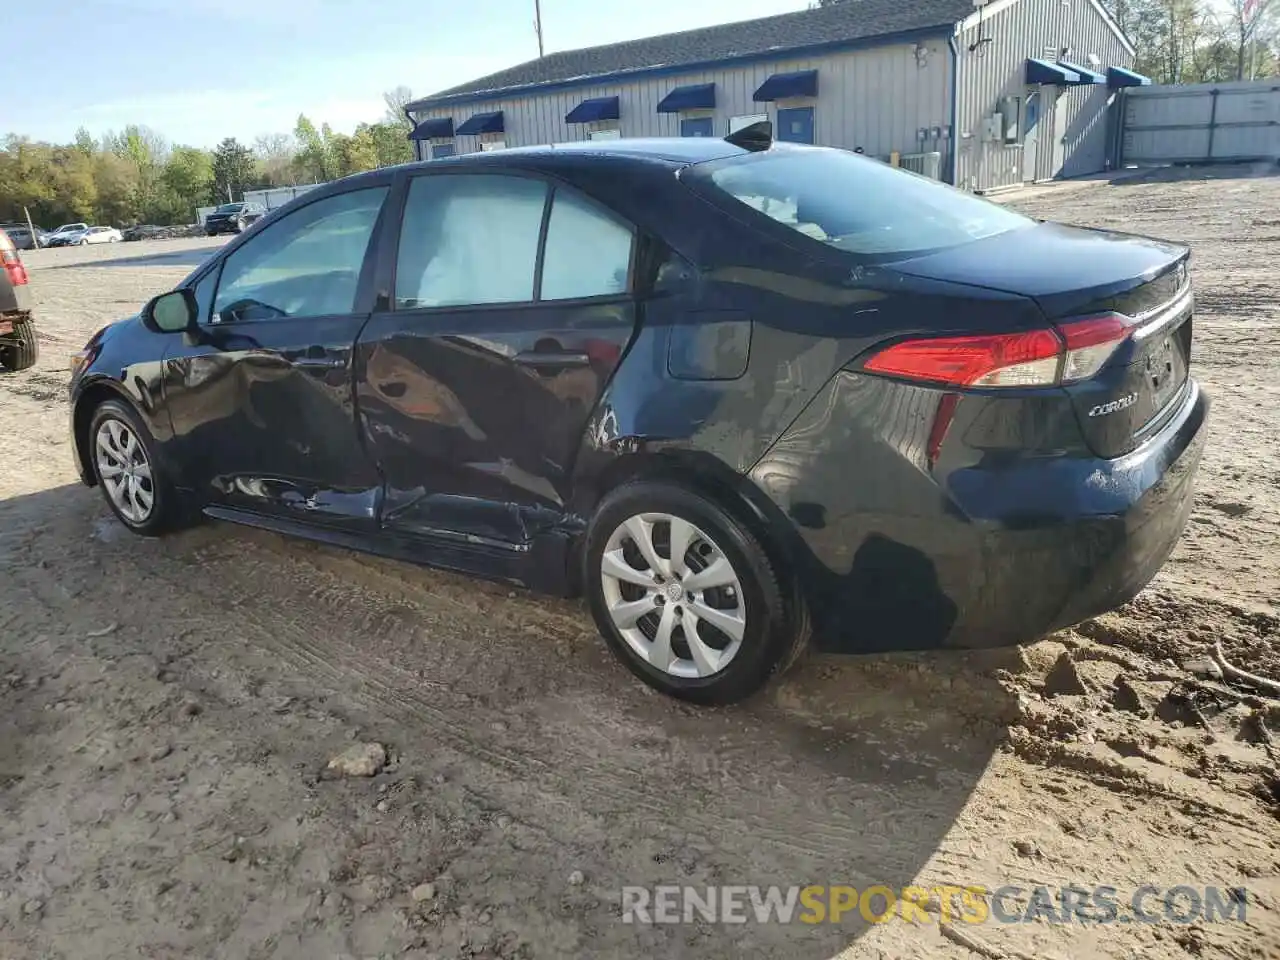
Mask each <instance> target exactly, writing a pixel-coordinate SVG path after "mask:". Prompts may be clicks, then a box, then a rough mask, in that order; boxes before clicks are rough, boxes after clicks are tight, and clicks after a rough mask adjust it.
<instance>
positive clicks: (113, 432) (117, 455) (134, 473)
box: [94, 420, 156, 523]
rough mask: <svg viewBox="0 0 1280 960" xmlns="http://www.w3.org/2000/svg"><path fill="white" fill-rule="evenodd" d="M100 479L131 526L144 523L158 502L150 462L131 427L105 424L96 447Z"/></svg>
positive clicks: (114, 421) (111, 421) (119, 424)
mask: <svg viewBox="0 0 1280 960" xmlns="http://www.w3.org/2000/svg"><path fill="white" fill-rule="evenodd" d="M94 454H95V456H96V458H97V461H98V476H99V477H101V478H102V486H103V488H105V489H106V491H107V496H108V497H110V498H111V502H112V503H113V504H115V508H116V509H117V510H119V511H120V513H121V515H122V516H124V518H125V519H126V520H128V521H129V522H130V523H145V522H146V520H147V518H148V517H149V516H151V510H152V508H153V507H154V506H155V502H156V489H155V485H154V483H153V482H152V479H151V461H149V460H148V459H147V451H146V448H144V447H143V446H142V443H141V441H139V440H138V438H137V436H136V435H135V434H134V432H133V430H132V429H131V428H130V427H129V426H128V424H126V423H123V422H122V421H120V420H103V421H102V425H101V426H99V427H98V436H97V437H96V439H95V443H94Z"/></svg>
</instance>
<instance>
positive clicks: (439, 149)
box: [431, 140, 458, 160]
mask: <svg viewBox="0 0 1280 960" xmlns="http://www.w3.org/2000/svg"><path fill="white" fill-rule="evenodd" d="M457 152H458V151H457V148H456V147H455V146H454V143H453V141H452V140H441V141H439V142H436V141H432V143H431V159H432V160H439V159H441V158H443V157H452V156H453V155H454V154H455V153H457Z"/></svg>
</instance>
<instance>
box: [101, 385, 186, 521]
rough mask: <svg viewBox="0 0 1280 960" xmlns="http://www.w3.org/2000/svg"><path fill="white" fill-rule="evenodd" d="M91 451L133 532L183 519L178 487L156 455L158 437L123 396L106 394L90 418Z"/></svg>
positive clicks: (115, 509)
mask: <svg viewBox="0 0 1280 960" xmlns="http://www.w3.org/2000/svg"><path fill="white" fill-rule="evenodd" d="M88 444H89V456H90V458H91V459H92V461H93V472H94V475H95V476H96V477H97V479H98V486H99V487H101V489H102V495H103V498H104V499H105V500H106V501H107V506H109V507H110V508H111V512H112V513H114V514H115V515H116V518H117V519H118V520H119V521H120V522H121V523H123V524H124V525H125V526H126V527H128V528H129V529H130V530H132V531H133V532H134V533H137V534H141V535H142V536H146V537H154V536H158V535H159V534H161V533H164V532H166V531H168V530H171V529H174V528H176V527H178V526H181V525H183V520H184V514H183V510H182V504H181V501H180V499H179V495H178V492H177V489H176V488H175V487H174V485H173V483H172V481H170V480H169V478H168V476H167V474H166V472H165V470H164V468H163V464H161V462H160V461H159V459H158V457H157V446H156V442H155V438H154V437H152V436H151V432H150V431H149V430H148V429H147V427H146V425H145V424H144V423H143V422H142V420H141V418H139V417H138V415H137V414H136V413H134V411H133V410H132V409H131V408H130V407H129V406H128V404H126V403H124V402H123V401H120V400H106V401H104V402H103V403H102V404H101V405H100V406H99V407H98V408H97V409H96V410H94V412H93V418H92V419H91V420H90V421H89V435H88Z"/></svg>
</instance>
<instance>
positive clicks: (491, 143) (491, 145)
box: [480, 140, 507, 153]
mask: <svg viewBox="0 0 1280 960" xmlns="http://www.w3.org/2000/svg"><path fill="white" fill-rule="evenodd" d="M480 149H481V151H483V152H484V153H488V152H489V151H490V150H505V149H507V141H505V140H484V141H481V143H480Z"/></svg>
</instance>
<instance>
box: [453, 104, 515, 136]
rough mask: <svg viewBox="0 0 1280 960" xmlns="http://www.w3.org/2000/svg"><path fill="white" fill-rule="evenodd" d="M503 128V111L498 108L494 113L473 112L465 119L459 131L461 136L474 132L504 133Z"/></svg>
mask: <svg viewBox="0 0 1280 960" xmlns="http://www.w3.org/2000/svg"><path fill="white" fill-rule="evenodd" d="M503 129H504V128H503V126H502V111H501V110H498V111H495V112H494V113H473V114H472V115H471V116H469V117H468V118H467V119H466V120H465V121H463V123H462V126H460V127H459V128H458V129H457V133H458V135H459V136H464V135H470V134H474V133H502V132H503Z"/></svg>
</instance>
